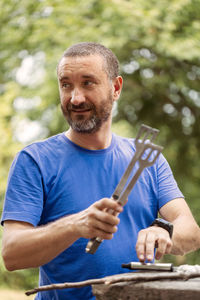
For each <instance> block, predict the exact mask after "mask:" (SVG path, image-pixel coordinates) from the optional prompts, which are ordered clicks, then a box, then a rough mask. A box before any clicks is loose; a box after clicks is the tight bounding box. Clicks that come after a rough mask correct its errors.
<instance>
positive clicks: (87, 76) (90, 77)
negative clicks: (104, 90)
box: [59, 74, 96, 81]
mask: <svg viewBox="0 0 200 300" xmlns="http://www.w3.org/2000/svg"><path fill="white" fill-rule="evenodd" d="M81 78H84V79H96V77H95V76H94V75H92V74H88V75H82V76H81ZM59 80H60V81H63V80H70V77H68V76H61V77H59Z"/></svg>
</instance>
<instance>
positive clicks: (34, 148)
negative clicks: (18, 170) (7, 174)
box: [14, 133, 70, 165]
mask: <svg viewBox="0 0 200 300" xmlns="http://www.w3.org/2000/svg"><path fill="white" fill-rule="evenodd" d="M69 148H70V147H69V146H68V144H67V143H66V141H65V139H64V133H61V134H57V135H55V136H52V137H50V138H47V139H45V140H43V141H37V142H34V143H32V144H30V145H27V146H26V147H24V148H23V149H22V150H21V151H20V152H19V153H17V155H16V157H15V159H14V164H16V163H17V164H19V163H20V162H21V163H22V164H27V163H29V162H32V163H36V164H37V165H43V164H48V163H50V162H51V161H54V162H55V161H56V160H57V159H58V158H59V157H61V156H62V153H63V152H64V153H66V152H67V150H68V149H69Z"/></svg>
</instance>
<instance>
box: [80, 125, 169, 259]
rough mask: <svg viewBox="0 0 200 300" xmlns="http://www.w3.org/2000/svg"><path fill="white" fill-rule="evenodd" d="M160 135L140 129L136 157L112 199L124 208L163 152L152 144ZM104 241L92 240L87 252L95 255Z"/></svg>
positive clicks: (143, 128)
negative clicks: (134, 170)
mask: <svg viewBox="0 0 200 300" xmlns="http://www.w3.org/2000/svg"><path fill="white" fill-rule="evenodd" d="M158 133H159V130H158V129H155V128H151V127H149V126H146V125H144V124H142V125H141V127H140V129H139V132H138V134H137V136H136V138H135V147H136V151H135V153H134V156H133V158H132V160H131V162H130V163H129V165H128V167H127V169H126V170H125V172H124V174H123V176H122V178H121V180H120V182H119V183H118V185H117V187H116V189H115V191H114V193H113V194H112V197H111V198H112V199H114V200H115V201H117V202H118V203H120V204H121V205H122V206H124V205H125V204H126V200H127V198H128V195H129V193H130V192H131V190H132V189H133V186H134V185H135V183H136V181H137V179H138V178H139V176H140V174H141V173H142V171H143V170H144V168H146V167H149V166H151V165H153V164H154V162H155V161H156V159H157V158H158V156H159V154H160V152H161V151H162V150H163V147H161V146H158V145H155V144H153V143H152V142H153V140H154V139H155V138H156V136H157V135H158ZM142 136H143V137H142ZM153 152H155V153H156V154H155V156H154V157H153V158H152V154H153ZM136 162H138V163H139V168H138V169H137V171H136V173H135V174H134V175H133V177H132V178H131V179H130V181H129V183H128V185H127V186H126V183H127V181H128V178H129V176H130V173H131V171H132V170H133V168H134V166H135V164H136ZM125 186H126V188H125ZM108 212H109V213H110V214H113V215H116V214H115V213H114V211H113V210H111V209H109V210H108ZM102 241H103V239H101V238H99V237H96V238H93V239H90V240H89V242H88V244H87V246H86V249H85V251H86V252H87V253H90V254H94V253H95V252H96V250H97V249H98V247H99V245H100V244H101V242H102Z"/></svg>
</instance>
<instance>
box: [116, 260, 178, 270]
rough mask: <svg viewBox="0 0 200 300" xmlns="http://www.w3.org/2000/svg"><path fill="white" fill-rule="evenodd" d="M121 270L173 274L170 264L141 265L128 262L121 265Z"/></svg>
mask: <svg viewBox="0 0 200 300" xmlns="http://www.w3.org/2000/svg"><path fill="white" fill-rule="evenodd" d="M122 268H127V269H130V270H145V271H146V270H149V271H168V272H173V271H174V267H173V264H171V263H167V264H166V263H155V264H152V263H141V262H130V263H128V264H122Z"/></svg>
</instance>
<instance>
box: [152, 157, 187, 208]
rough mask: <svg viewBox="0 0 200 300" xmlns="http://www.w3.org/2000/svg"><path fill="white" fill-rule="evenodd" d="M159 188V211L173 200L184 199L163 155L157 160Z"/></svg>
mask: <svg viewBox="0 0 200 300" xmlns="http://www.w3.org/2000/svg"><path fill="white" fill-rule="evenodd" d="M157 187H158V189H157V191H158V201H159V209H160V208H161V207H162V206H163V205H165V204H166V203H167V202H169V201H171V200H173V199H176V198H184V196H183V194H182V193H181V191H180V189H179V187H178V185H177V182H176V180H175V179H174V176H173V173H172V170H171V168H170V166H169V164H168V162H167V160H166V159H165V158H164V156H163V155H162V154H160V155H159V158H158V160H157Z"/></svg>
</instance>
